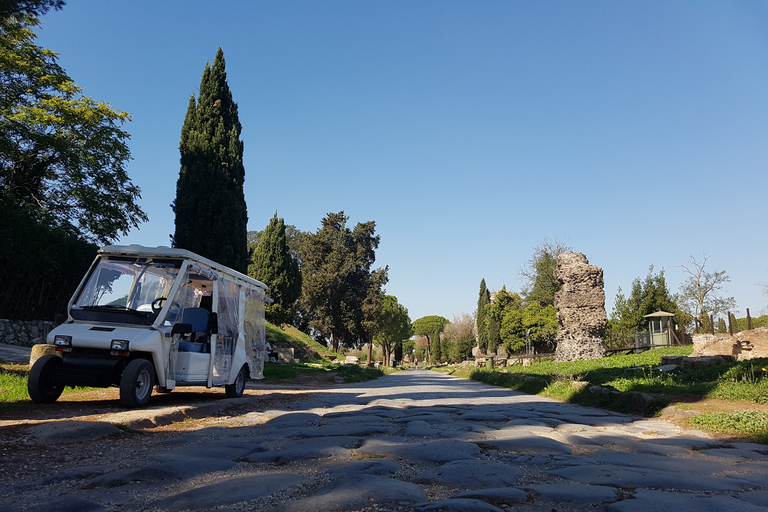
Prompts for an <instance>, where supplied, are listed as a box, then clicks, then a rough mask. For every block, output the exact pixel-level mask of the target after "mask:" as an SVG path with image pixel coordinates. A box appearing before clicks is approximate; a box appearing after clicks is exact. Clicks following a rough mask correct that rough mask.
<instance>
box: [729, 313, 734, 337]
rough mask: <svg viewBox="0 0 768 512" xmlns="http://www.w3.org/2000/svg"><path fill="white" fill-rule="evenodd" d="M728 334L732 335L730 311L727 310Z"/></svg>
mask: <svg viewBox="0 0 768 512" xmlns="http://www.w3.org/2000/svg"><path fill="white" fill-rule="evenodd" d="M728 334H730V335H731V336H733V323H731V312H730V311H729V312H728Z"/></svg>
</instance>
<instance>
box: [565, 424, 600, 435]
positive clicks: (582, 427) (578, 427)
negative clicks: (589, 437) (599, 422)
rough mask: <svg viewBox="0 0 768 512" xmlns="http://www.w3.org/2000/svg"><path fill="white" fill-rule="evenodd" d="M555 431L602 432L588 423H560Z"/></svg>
mask: <svg viewBox="0 0 768 512" xmlns="http://www.w3.org/2000/svg"><path fill="white" fill-rule="evenodd" d="M554 430H555V431H556V432H572V433H576V432H579V433H583V432H602V431H601V430H598V429H596V428H595V427H593V426H592V425H587V424H586V423H560V424H559V425H557V426H556V427H555V428H554Z"/></svg>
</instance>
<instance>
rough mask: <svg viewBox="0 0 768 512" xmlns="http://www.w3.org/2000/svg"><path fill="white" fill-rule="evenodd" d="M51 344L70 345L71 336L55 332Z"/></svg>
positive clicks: (58, 345)
mask: <svg viewBox="0 0 768 512" xmlns="http://www.w3.org/2000/svg"><path fill="white" fill-rule="evenodd" d="M53 344H54V345H56V346H57V347H71V346H72V336H64V335H63V334H57V335H56V336H54V337H53Z"/></svg>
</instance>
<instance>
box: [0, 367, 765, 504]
mask: <svg viewBox="0 0 768 512" xmlns="http://www.w3.org/2000/svg"><path fill="white" fill-rule="evenodd" d="M253 403H254V404H255V406H256V409H259V403H260V402H259V400H256V401H254V402H253ZM81 427H82V426H81ZM25 428H28V429H29V431H27V432H26V433H25V434H24V435H25V436H26V437H25V439H26V440H27V441H26V442H34V430H33V429H35V428H40V427H25ZM87 428H91V429H93V428H96V426H88V427H87ZM99 428H104V427H103V426H100V427H99ZM107 428H108V427H107ZM120 432H121V433H117V434H113V435H107V434H109V433H110V432H105V433H104V434H103V435H105V436H106V437H103V438H101V439H97V440H93V441H90V442H88V449H89V450H90V451H89V453H92V454H93V455H92V457H93V458H94V460H95V461H96V462H95V463H94V462H92V461H88V460H82V461H79V460H78V459H76V458H72V461H74V462H73V463H71V464H69V465H67V464H52V465H51V466H50V467H48V468H45V467H44V468H43V469H41V471H40V475H39V476H37V477H34V478H23V479H16V478H14V475H13V474H12V471H9V468H3V469H4V471H3V475H4V476H3V478H4V481H3V486H2V487H0V511H6V510H28V511H32V512H38V511H43V510H44V511H46V512H48V511H57V510H60V511H70V510H71V511H102V510H109V511H113V510H115V511H116V510H121V511H125V510H150V511H155V510H156V511H183V510H195V511H197V510H249V511H281V512H298V511H312V512H322V511H374V510H377V511H438V510H440V511H446V512H449V511H462V512H474V511H478V512H480V511H483V512H484V511H500V510H541V511H552V510H557V511H558V512H562V511H568V510H608V511H641V510H642V511H644V512H647V511H653V510H664V511H666V512H668V511H669V510H696V511H714V510H723V511H726V510H727V511H733V510H738V511H740V512H741V511H749V510H763V509H764V508H765V507H768V456H767V455H766V454H768V447H766V446H764V445H756V444H750V443H729V444H723V443H720V442H717V441H714V440H712V439H710V438H709V437H707V436H706V435H705V434H702V433H695V432H690V431H680V430H679V429H678V428H676V427H675V426H674V425H672V424H670V423H668V422H665V421H662V420H655V419H643V418H636V417H631V416H625V415H621V414H615V413H610V412H605V411H601V410H597V409H590V408H585V407H581V406H577V405H571V404H563V403H559V402H556V401H553V400H549V399H546V398H542V397H538V396H530V395H524V394H519V393H515V392H511V391H508V390H504V389H499V388H495V387H492V386H488V385H485V384H481V383H477V382H473V381H468V380H464V379H459V378H454V377H450V376H446V375H443V374H438V373H434V372H429V371H413V370H412V371H404V372H400V373H396V374H393V375H390V376H387V377H383V378H381V379H378V380H376V381H372V382H368V383H364V384H349V385H344V386H337V387H334V388H331V389H326V390H319V391H317V392H314V393H307V395H306V397H305V398H302V399H300V400H297V401H292V402H289V403H288V405H287V406H285V407H278V408H274V409H268V410H254V411H252V412H246V413H244V414H242V415H239V416H237V417H229V418H226V419H222V420H221V421H218V422H216V423H214V424H211V425H209V426H207V427H205V428H202V429H197V430H190V431H186V432H181V433H178V432H176V433H173V434H168V433H166V434H163V435H159V434H152V433H142V432H138V433H127V434H126V433H123V432H122V431H120ZM95 437H99V436H95ZM116 439H119V442H120V443H123V446H131V447H133V454H134V455H133V456H132V457H118V458H116V459H115V460H112V461H111V462H109V458H105V455H104V454H105V453H108V450H109V449H110V444H111V443H116V442H117V441H116ZM64 441H65V440H63V441H62V444H60V445H58V446H56V445H55V443H56V440H55V437H54V438H51V437H48V438H46V446H45V451H43V452H42V456H43V457H45V456H46V454H48V455H47V456H48V457H49V459H54V460H55V459H56V457H54V455H53V454H54V453H60V454H67V453H69V454H70V455H69V456H70V457H74V456H73V455H72V453H73V452H72V453H71V451H72V450H74V449H75V448H74V447H76V446H78V445H80V446H81V447H82V446H83V445H84V444H85V443H82V442H80V443H74V444H71V443H70V444H66V442H64ZM68 441H72V438H71V436H70V438H69V439H68ZM125 443H128V444H127V445H126V444H125ZM35 453H38V452H35ZM96 454H98V455H96ZM36 456H38V457H39V456H40V453H38V454H37V455H36ZM105 460H106V461H108V462H105ZM75 463H76V464H75ZM73 465H74V466H75V467H73Z"/></svg>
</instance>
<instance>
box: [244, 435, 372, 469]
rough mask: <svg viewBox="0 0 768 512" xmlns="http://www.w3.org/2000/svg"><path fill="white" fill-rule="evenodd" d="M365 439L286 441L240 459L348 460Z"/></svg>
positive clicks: (270, 460) (343, 437) (337, 438)
mask: <svg viewBox="0 0 768 512" xmlns="http://www.w3.org/2000/svg"><path fill="white" fill-rule="evenodd" d="M362 440H363V438H360V437H354V436H328V437H317V438H310V439H298V440H289V441H284V442H283V443H282V445H281V446H278V447H276V448H275V449H271V450H268V451H262V452H255V453H251V454H249V455H245V456H243V457H240V459H239V460H240V461H242V462H253V463H256V462H292V461H300V460H312V459H322V458H327V457H339V458H343V459H348V458H350V457H351V456H352V451H351V449H352V448H353V447H355V446H357V445H359V444H360V443H361V442H362Z"/></svg>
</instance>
